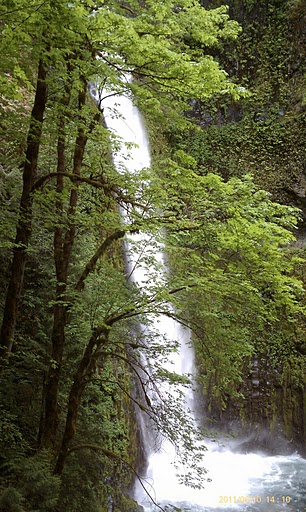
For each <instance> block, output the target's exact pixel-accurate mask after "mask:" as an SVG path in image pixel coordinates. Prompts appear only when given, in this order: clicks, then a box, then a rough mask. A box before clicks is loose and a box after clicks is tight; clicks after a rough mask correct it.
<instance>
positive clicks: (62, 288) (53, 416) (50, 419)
mask: <svg viewBox="0 0 306 512" xmlns="http://www.w3.org/2000/svg"><path fill="white" fill-rule="evenodd" d="M86 92H87V84H86V83H85V82H84V88H83V90H82V91H80V93H79V113H80V127H79V129H78V135H77V138H76V142H75V150H74V158H73V174H74V175H75V176H80V173H81V168H82V163H83V157H84V151H85V147H86V142H87V136H86V134H85V130H84V120H83V119H82V109H83V107H84V105H85V101H86ZM64 146H65V142H64V139H63V133H62V130H61V131H60V134H59V139H58V172H59V173H62V172H64V170H65V159H64ZM63 179H64V178H63V176H62V175H59V176H58V178H57V192H58V194H59V197H60V194H61V192H62V190H63ZM78 185H79V182H78V181H76V182H75V184H74V187H73V188H72V189H71V192H70V201H69V207H68V222H69V226H68V228H67V230H66V232H65V233H64V232H63V229H62V228H56V229H55V234H54V260H55V268H56V278H57V285H56V297H55V302H56V303H55V306H54V310H53V330H52V354H51V362H50V366H49V372H48V377H47V382H46V400H45V426H44V432H43V445H44V446H54V444H55V440H56V433H57V427H58V421H59V411H58V392H59V382H60V376H61V370H62V362H63V354H64V347H65V328H66V324H67V316H68V300H69V299H68V297H67V296H66V290H67V283H68V272H69V265H70V261H71V255H72V250H73V246H74V241H75V231H76V227H75V220H74V216H75V212H76V208H77V203H78ZM62 208H63V206H62V204H61V201H60V199H58V203H57V212H58V214H61V213H62Z"/></svg>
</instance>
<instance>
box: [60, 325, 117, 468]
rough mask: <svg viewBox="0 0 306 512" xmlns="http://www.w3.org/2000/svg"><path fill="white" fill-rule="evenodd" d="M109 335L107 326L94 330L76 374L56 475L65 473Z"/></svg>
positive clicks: (104, 356)
mask: <svg viewBox="0 0 306 512" xmlns="http://www.w3.org/2000/svg"><path fill="white" fill-rule="evenodd" d="M108 335H109V329H108V327H107V326H103V327H99V328H96V329H95V330H94V332H93V334H92V336H91V338H90V340H89V342H88V345H87V347H86V349H85V352H84V354H83V357H82V359H81V361H80V364H79V366H78V369H77V371H76V373H75V376H74V380H73V384H72V386H71V390H70V394H69V401H68V412H67V418H66V425H65V430H64V434H63V439H62V443H61V448H60V452H59V455H58V459H57V462H56V466H55V473H56V474H59V475H60V474H61V473H62V472H63V469H64V465H65V460H66V457H67V455H68V453H69V449H70V445H71V441H72V440H73V438H74V436H75V433H76V424H77V417H78V413H79V408H80V405H81V400H82V397H83V394H84V390H85V387H86V384H87V383H88V382H90V380H91V377H92V375H93V374H94V372H95V370H96V365H97V361H98V360H99V368H102V367H103V365H104V362H105V359H106V357H107V354H106V353H105V354H103V350H101V349H102V345H104V346H105V345H106V343H107V341H108Z"/></svg>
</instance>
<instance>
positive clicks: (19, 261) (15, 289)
mask: <svg viewBox="0 0 306 512" xmlns="http://www.w3.org/2000/svg"><path fill="white" fill-rule="evenodd" d="M46 77H47V69H46V65H45V64H44V62H43V61H42V60H40V61H39V65H38V76H37V85H36V94H35V100H34V106H33V110H32V114H31V122H30V127H29V132H28V138H27V150H26V156H25V162H24V167H23V189H22V195H21V199H20V208H19V220H18V224H17V232H16V238H15V244H16V247H15V248H14V255H13V260H12V265H11V273H10V281H9V285H8V290H7V294H6V301H5V306H4V313H3V321H2V327H1V334H0V350H1V352H0V355H1V356H2V357H6V356H7V355H8V354H9V353H10V352H11V350H12V346H13V342H14V337H15V330H16V322H17V313H18V305H19V302H20V297H21V293H22V289H23V282H24V271H25V265H26V252H27V248H28V246H29V242H30V238H31V232H32V206H33V195H32V187H33V185H34V181H35V178H36V171H37V160H38V153H39V147H40V140H41V134H42V126H43V116H44V112H45V108H46V103H47V82H46Z"/></svg>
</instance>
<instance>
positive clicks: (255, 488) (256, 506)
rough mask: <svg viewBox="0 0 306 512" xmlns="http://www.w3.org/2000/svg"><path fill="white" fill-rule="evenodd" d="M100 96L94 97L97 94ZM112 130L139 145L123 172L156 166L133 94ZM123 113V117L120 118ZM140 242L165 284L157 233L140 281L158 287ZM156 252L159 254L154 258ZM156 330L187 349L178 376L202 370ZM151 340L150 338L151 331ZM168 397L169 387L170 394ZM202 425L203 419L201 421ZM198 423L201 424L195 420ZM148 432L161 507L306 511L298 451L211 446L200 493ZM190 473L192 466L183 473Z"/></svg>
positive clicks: (138, 261) (126, 153)
mask: <svg viewBox="0 0 306 512" xmlns="http://www.w3.org/2000/svg"><path fill="white" fill-rule="evenodd" d="M92 94H93V95H94V93H92ZM102 106H103V108H104V115H105V120H106V124H107V127H108V128H109V129H110V130H111V131H112V132H113V133H114V134H116V135H117V136H119V137H120V138H121V140H122V141H123V142H124V141H126V142H128V143H132V146H131V147H129V148H128V149H126V148H124V146H122V148H121V150H120V151H118V152H115V154H114V163H115V165H116V167H117V170H118V172H119V173H120V172H121V170H122V169H123V168H125V169H128V170H129V172H131V173H133V172H135V171H138V170H140V169H142V168H143V167H149V166H150V154H149V147H148V141H147V136H146V132H145V129H144V127H143V124H142V121H141V116H140V115H139V112H138V110H137V108H136V107H135V106H134V105H133V103H132V102H131V101H130V100H129V99H128V98H126V97H124V96H120V97H116V96H112V97H109V98H107V99H105V100H103V105H102ZM114 109H116V110H117V111H118V112H119V114H120V115H118V116H114V115H113V112H114ZM133 241H134V242H135V241H137V242H141V241H142V242H143V244H144V245H145V246H146V251H147V254H148V255H150V257H151V262H152V265H153V263H154V266H159V267H160V276H159V279H160V280H161V282H162V281H163V279H164V274H165V272H166V270H165V261H164V255H163V250H162V247H161V246H160V245H159V244H157V243H156V241H154V240H152V239H150V237H149V235H136V236H134V235H133V237H132V238H130V243H128V246H127V247H128V250H129V252H130V254H129V260H130V261H129V269H130V273H131V276H132V279H133V281H134V283H135V284H136V285H137V286H138V287H140V288H141V287H148V286H150V283H151V279H152V276H153V274H154V275H155V270H154V271H153V269H152V268H150V266H148V264H147V263H146V262H143V261H144V260H146V258H145V257H143V256H144V254H142V258H140V255H139V254H138V253H137V251H136V252H135V249H134V248H133ZM152 251H155V256H154V257H153V256H152ZM153 323H154V329H155V330H158V332H159V335H160V336H161V337H163V338H164V339H168V340H169V342H170V343H171V342H172V343H173V340H175V342H176V343H177V344H178V345H179V347H180V350H179V351H178V352H177V353H174V354H172V355H171V356H170V358H169V360H168V362H167V363H166V367H167V368H168V369H170V370H173V371H175V372H176V373H179V374H183V373H189V372H191V371H192V369H193V368H194V363H193V360H194V354H193V350H192V348H191V346H190V333H189V331H188V330H187V329H184V328H182V327H181V325H180V324H179V323H178V322H176V321H175V320H173V319H169V318H168V317H158V318H156V319H155V320H154V321H153ZM143 335H145V333H144V334H143ZM166 392H167V390H166ZM192 403H193V394H192V392H190V391H189V392H187V393H185V405H184V407H185V408H186V414H187V409H188V408H191V409H193V406H192ZM194 420H195V418H194ZM195 421H196V420H195ZM143 429H147V431H146V433H145V436H146V440H147V444H148V453H149V460H148V469H147V473H146V475H145V478H144V480H143V482H144V484H143V485H145V487H146V489H147V491H148V493H150V494H151V496H152V497H153V498H154V500H155V502H157V503H158V504H159V505H161V506H163V507H164V506H166V505H170V506H171V505H172V506H176V507H180V508H186V509H188V510H191V511H194V512H205V511H211V512H212V511H215V512H219V511H221V510H226V511H227V512H231V511H236V510H238V511H241V512H245V511H254V512H255V511H256V512H258V511H262V512H270V511H271V512H279V511H280V510H286V511H292V512H305V510H306V484H305V481H306V478H305V477H306V460H305V459H303V458H301V457H300V456H299V455H297V454H292V455H290V456H284V455H276V456H265V455H262V454H260V453H247V454H242V453H233V452H232V451H231V449H230V443H229V442H227V441H226V440H225V441H223V444H222V446H220V445H219V444H218V443H212V442H210V441H208V442H207V443H206V444H207V446H208V451H207V453H206V455H205V457H204V461H203V465H204V467H205V468H206V469H207V471H208V475H207V476H208V479H207V481H205V482H204V488H203V489H201V490H199V489H193V488H191V487H188V486H186V485H184V484H182V483H180V482H179V480H178V478H177V476H176V470H175V464H174V461H175V459H176V451H175V449H174V447H173V445H172V444H171V443H170V442H169V441H166V440H163V441H162V443H161V446H159V449H158V450H156V447H154V442H152V439H153V437H154V436H153V437H152V436H151V432H150V431H149V430H150V424H147V425H146V422H145V421H144V424H143ZM181 469H182V470H184V469H185V468H181ZM135 498H136V500H137V501H138V503H139V504H140V505H142V506H143V508H144V510H145V511H146V512H149V511H153V510H154V511H155V509H156V507H155V505H154V504H153V503H152V501H150V499H149V498H148V495H147V493H145V492H144V490H143V487H142V485H140V484H139V482H136V483H135Z"/></svg>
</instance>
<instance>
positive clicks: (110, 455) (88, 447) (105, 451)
mask: <svg viewBox="0 0 306 512" xmlns="http://www.w3.org/2000/svg"><path fill="white" fill-rule="evenodd" d="M78 450H93V451H95V452H101V453H103V454H104V455H106V456H107V457H108V458H110V459H113V460H117V461H119V462H122V463H123V464H126V465H127V466H128V467H129V468H130V469H131V470H132V472H133V474H134V475H135V476H136V478H137V480H138V481H139V483H140V485H141V487H142V488H143V490H144V491H145V493H146V495H147V496H148V497H149V498H150V500H151V501H152V503H153V504H154V505H155V506H156V507H158V508H159V510H162V512H166V511H165V509H164V508H162V507H161V506H160V505H158V503H156V501H155V500H154V499H153V498H152V496H151V494H150V493H149V492H148V491H147V489H146V488H145V486H144V484H143V482H142V479H141V477H140V476H139V475H138V473H137V471H136V470H135V468H134V467H133V466H132V465H131V464H130V463H129V462H127V461H126V460H124V459H122V457H120V455H117V454H116V453H114V452H112V451H111V450H108V449H107V448H102V447H101V446H99V445H97V444H90V443H84V444H80V445H77V446H72V447H71V448H70V449H69V451H68V453H67V455H69V454H70V453H72V452H75V451H78Z"/></svg>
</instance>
